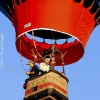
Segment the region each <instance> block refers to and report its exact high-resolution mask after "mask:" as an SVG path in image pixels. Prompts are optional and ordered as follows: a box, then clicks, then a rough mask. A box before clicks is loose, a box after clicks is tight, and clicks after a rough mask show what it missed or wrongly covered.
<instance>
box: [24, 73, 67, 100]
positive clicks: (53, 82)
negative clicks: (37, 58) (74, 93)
mask: <svg viewBox="0 0 100 100" xmlns="http://www.w3.org/2000/svg"><path fill="white" fill-rule="evenodd" d="M67 85H68V78H67V77H65V76H64V75H63V74H61V73H59V72H58V71H50V72H48V73H45V74H42V75H39V76H37V77H35V78H33V79H31V80H30V81H28V83H27V85H26V91H25V96H24V100H68V92H67Z"/></svg>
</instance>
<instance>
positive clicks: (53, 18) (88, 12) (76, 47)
mask: <svg viewBox="0 0 100 100" xmlns="http://www.w3.org/2000/svg"><path fill="white" fill-rule="evenodd" d="M13 7H14V11H13V12H12V19H11V20H12V22H13V25H14V27H15V30H16V47H17V50H18V52H19V53H20V54H21V55H23V56H24V57H25V58H27V59H30V60H33V59H34V58H33V56H32V51H31V50H32V49H34V52H35V53H40V54H41V53H42V52H43V50H44V49H47V48H49V47H50V46H51V44H47V43H45V42H38V41H35V40H34V41H33V40H32V39H30V38H28V37H27V36H26V35H25V34H26V33H29V34H31V32H32V31H34V35H35V36H37V37H41V38H44V39H53V38H54V39H55V40H56V39H67V38H71V37H74V38H76V39H77V40H76V41H75V42H70V43H67V42H66V43H64V44H55V47H56V48H57V49H59V51H61V52H62V53H65V52H66V51H67V53H66V55H65V57H64V61H65V65H67V64H71V63H74V62H76V61H78V60H79V59H80V58H81V57H82V56H83V54H84V48H85V46H86V44H87V41H88V39H89V37H90V35H91V33H92V31H93V29H94V28H95V26H96V24H97V23H98V21H99V18H100V10H99V6H98V4H97V3H96V2H95V1H93V0H91V1H88V0H26V1H25V2H20V3H19V5H16V3H15V2H13ZM52 31H53V32H52ZM52 35H53V36H54V37H52ZM34 42H35V44H36V45H35V44H34ZM37 51H38V52H37ZM38 58H39V56H38ZM37 62H38V63H39V62H40V61H37ZM56 65H61V62H59V63H57V64H56Z"/></svg>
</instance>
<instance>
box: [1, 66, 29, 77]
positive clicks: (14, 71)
mask: <svg viewBox="0 0 100 100" xmlns="http://www.w3.org/2000/svg"><path fill="white" fill-rule="evenodd" d="M2 68H5V69H7V70H8V71H11V72H13V73H15V74H17V75H20V76H24V77H27V75H23V74H21V73H19V72H17V71H16V70H13V69H11V68H9V67H6V66H3V67H2Z"/></svg>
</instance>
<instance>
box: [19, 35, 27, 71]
mask: <svg viewBox="0 0 100 100" xmlns="http://www.w3.org/2000/svg"><path fill="white" fill-rule="evenodd" d="M21 41H22V40H21V37H20V57H21V60H20V61H21V64H22V68H23V69H24V71H25V72H26V71H27V70H26V69H25V67H24V65H23V61H22V55H21Z"/></svg>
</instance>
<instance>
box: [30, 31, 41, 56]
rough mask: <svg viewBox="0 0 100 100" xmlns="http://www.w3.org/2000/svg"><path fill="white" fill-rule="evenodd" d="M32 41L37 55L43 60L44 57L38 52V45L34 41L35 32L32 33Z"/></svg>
mask: <svg viewBox="0 0 100 100" xmlns="http://www.w3.org/2000/svg"><path fill="white" fill-rule="evenodd" d="M32 40H33V43H34V47H35V50H36V52H37V54H38V55H39V56H40V57H41V58H42V55H41V54H40V53H39V52H38V50H37V47H36V43H35V40H34V32H33V31H32Z"/></svg>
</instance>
